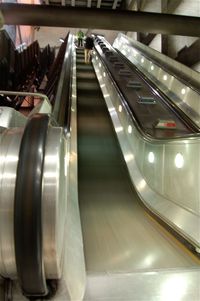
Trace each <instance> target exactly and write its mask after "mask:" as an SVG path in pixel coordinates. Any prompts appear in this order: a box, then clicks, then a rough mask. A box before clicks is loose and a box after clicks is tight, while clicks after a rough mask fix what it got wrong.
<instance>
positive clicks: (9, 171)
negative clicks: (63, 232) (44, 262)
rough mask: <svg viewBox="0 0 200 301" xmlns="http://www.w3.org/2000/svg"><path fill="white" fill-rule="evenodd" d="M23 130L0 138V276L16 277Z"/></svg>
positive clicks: (10, 130) (10, 131)
mask: <svg viewBox="0 0 200 301" xmlns="http://www.w3.org/2000/svg"><path fill="white" fill-rule="evenodd" d="M22 135H23V129H21V128H13V129H8V130H5V131H4V132H3V133H2V134H1V136H0V275H2V276H4V277H6V278H7V277H8V278H9V277H10V278H12V279H13V278H15V277H16V263H15V250H14V229H13V228H14V223H13V215H14V212H13V210H14V193H15V181H16V170H17V162H18V154H19V147H20V143H21V138H22Z"/></svg>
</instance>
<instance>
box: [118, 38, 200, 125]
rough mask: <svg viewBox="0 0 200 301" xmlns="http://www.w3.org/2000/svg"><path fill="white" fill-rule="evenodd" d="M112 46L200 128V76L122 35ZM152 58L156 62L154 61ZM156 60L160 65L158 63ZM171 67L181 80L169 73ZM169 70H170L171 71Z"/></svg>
mask: <svg viewBox="0 0 200 301" xmlns="http://www.w3.org/2000/svg"><path fill="white" fill-rule="evenodd" d="M136 43H137V44H136ZM137 45H138V46H137ZM113 46H114V47H115V48H117V49H118V50H119V51H120V52H121V53H122V54H123V55H125V56H126V58H127V59H128V60H129V61H130V62H132V63H133V64H134V65H135V66H137V68H138V69H139V70H141V71H142V73H143V74H145V75H146V76H147V77H148V78H149V79H150V80H151V81H152V82H153V83H155V84H156V85H157V86H158V88H159V89H160V90H161V91H162V92H164V93H165V94H166V95H167V96H168V97H169V99H170V100H171V101H172V102H174V103H175V104H176V105H177V106H178V107H179V108H180V109H181V110H182V111H183V112H184V113H185V114H186V115H188V117H189V118H190V119H191V120H193V121H194V122H195V123H196V124H197V125H198V126H199V127H200V103H199V98H200V95H199V87H200V76H199V73H198V72H195V71H194V70H191V69H189V68H187V67H186V66H183V65H182V64H180V63H178V62H176V61H172V59H170V58H167V57H166V56H164V55H163V54H160V53H158V52H157V51H155V50H153V49H150V48H149V47H147V46H145V45H140V43H138V42H136V41H133V40H132V39H130V38H128V37H126V36H125V35H122V34H120V35H119V36H118V37H117V39H116V40H115V41H114V44H113ZM134 46H135V47H134ZM148 55H149V56H150V58H149V57H148ZM151 56H153V57H154V58H155V59H154V60H153V61H152V59H151ZM156 58H157V60H158V63H157V62H156ZM162 63H163V65H164V67H163V66H162ZM167 64H168V65H169V66H168V65H167ZM172 64H173V65H172ZM171 65H172V67H173V69H174V70H175V71H176V73H178V74H179V77H176V76H175V75H174V74H173V73H172V71H170V67H171ZM166 66H168V68H169V71H168V69H167V67H166ZM181 76H183V78H184V77H186V78H188V80H187V81H186V80H181ZM190 81H191V84H193V82H194V85H195V86H197V87H198V90H197V89H196V90H195V89H194V88H193V87H192V86H190Z"/></svg>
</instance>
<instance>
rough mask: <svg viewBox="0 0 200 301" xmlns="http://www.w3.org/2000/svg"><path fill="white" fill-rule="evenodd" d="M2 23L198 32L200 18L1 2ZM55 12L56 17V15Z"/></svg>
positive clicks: (159, 31)
mask: <svg viewBox="0 0 200 301" xmlns="http://www.w3.org/2000/svg"><path fill="white" fill-rule="evenodd" d="M0 10H1V12H2V14H3V17H4V20H5V24H9V25H11V24H12V25H33V26H53V27H73V28H97V29H109V30H118V31H136V32H149V33H161V34H168V35H183V36H196V37H197V36H200V18H198V17H188V16H182V15H169V14H158V13H147V12H135V11H121V10H104V9H101V10H99V9H97V8H77V7H76V8H74V7H58V6H52V5H49V6H46V5H30V4H13V3H2V4H1V5H0ZM55 16H58V18H55Z"/></svg>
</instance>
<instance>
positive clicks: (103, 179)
mask: <svg viewBox="0 0 200 301" xmlns="http://www.w3.org/2000/svg"><path fill="white" fill-rule="evenodd" d="M80 60H81V59H80ZM79 63H80V64H81V62H79ZM95 69H96V67H95ZM85 70H86V71H85V76H84V77H80V78H79V77H78V134H79V140H78V150H79V202H80V212H81V221H82V228H83V238H84V250H85V257H86V268H87V273H88V282H87V288H86V294H85V297H84V300H85V301H89V300H92V301H95V300H105V301H107V300H120V301H121V300H126V301H127V300H134V301H138V300H143V301H144V300H145V301H146V300H152V301H154V300H159V301H161V300H162V301H164V300H165V301H166V300H174V301H175V300H176V301H177V300H179V301H183V300H185V301H186V300H187V301H188V300H190V298H191V300H193V299H194V300H199V297H200V291H199V290H198V284H199V282H198V281H199V276H200V271H199V270H200V269H199V267H200V266H199V260H198V259H197V257H195V256H194V255H193V254H192V253H190V252H189V251H188V250H187V249H186V248H185V247H184V246H183V245H181V244H180V243H179V242H178V241H177V240H176V239H175V238H174V237H173V236H172V235H171V234H169V233H168V232H167V231H166V230H165V229H164V228H163V227H162V226H160V225H159V224H158V223H157V222H156V221H155V220H154V219H152V218H151V217H150V216H149V215H148V213H147V212H146V211H145V210H144V207H143V206H142V204H141V201H140V199H139V198H138V195H137V193H136V191H135V190H134V188H133V186H132V183H131V179H130V177H129V175H128V171H127V168H126V165H125V162H124V160H123V157H122V153H121V151H120V148H119V145H118V142H117V138H116V136H115V134H114V130H113V127H112V124H111V121H110V118H109V116H108V113H107V111H106V107H105V104H104V100H103V98H102V95H101V93H99V90H98V89H97V88H95V87H97V85H96V81H95V79H91V78H92V76H90V75H89V73H92V67H91V66H88V67H87V69H86V68H85ZM103 72H105V70H103ZM103 72H102V73H101V74H100V73H98V72H97V76H98V77H99V80H100V84H101V87H102V88H103V92H104V97H105V100H106V103H107V105H108V110H109V113H110V115H111V117H112V119H114V121H113V125H114V129H115V131H116V133H117V134H118V135H119V136H120V135H121V139H119V141H120V143H122V144H123V143H125V142H126V143H125V146H126V145H128V144H129V143H130V140H129V139H127V136H125V134H124V135H123V133H124V132H126V131H127V129H128V127H126V129H125V127H123V125H121V124H120V120H119V119H118V118H117V108H116V107H115V106H114V105H113V104H112V103H111V102H110V96H111V95H110V96H109V93H110V92H111V91H112V90H110V91H109V90H107V91H105V90H104V87H105V86H106V84H108V83H109V82H110V81H109V78H106V77H105V81H104V82H103V81H101V79H102V77H103ZM89 78H90V80H89ZM86 83H88V84H87V85H86ZM110 85H111V86H112V83H110ZM114 96H115V97H114V99H115V98H116V95H114ZM132 139H133V138H132ZM138 147H139V146H138ZM122 150H123V151H124V149H123V148H122ZM138 152H140V153H141V157H142V156H143V155H144V153H143V149H142V147H139V148H138ZM134 155H135V154H134V153H128V152H126V153H124V156H125V160H126V161H127V162H129V161H134ZM132 172H133V173H136V175H137V174H138V171H137V169H132ZM158 176H160V175H159V174H158ZM138 184H139V185H140V188H141V189H142V187H143V182H141V183H138ZM190 284H192V289H191V286H190ZM175 288H176V289H175ZM58 300H59V298H58Z"/></svg>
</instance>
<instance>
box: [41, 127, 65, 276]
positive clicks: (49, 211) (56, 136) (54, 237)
mask: <svg viewBox="0 0 200 301" xmlns="http://www.w3.org/2000/svg"><path fill="white" fill-rule="evenodd" d="M65 156H66V147H65V139H64V138H63V130H62V128H51V127H50V128H49V131H48V136H47V140H46V148H45V159H44V171H43V189H42V214H43V219H42V220H43V252H44V266H45V274H46V277H47V278H48V279H57V278H60V277H61V271H62V265H63V249H64V225H65V218H66V208H67V191H66V172H65V171H66V166H65V165H66V160H65Z"/></svg>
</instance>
